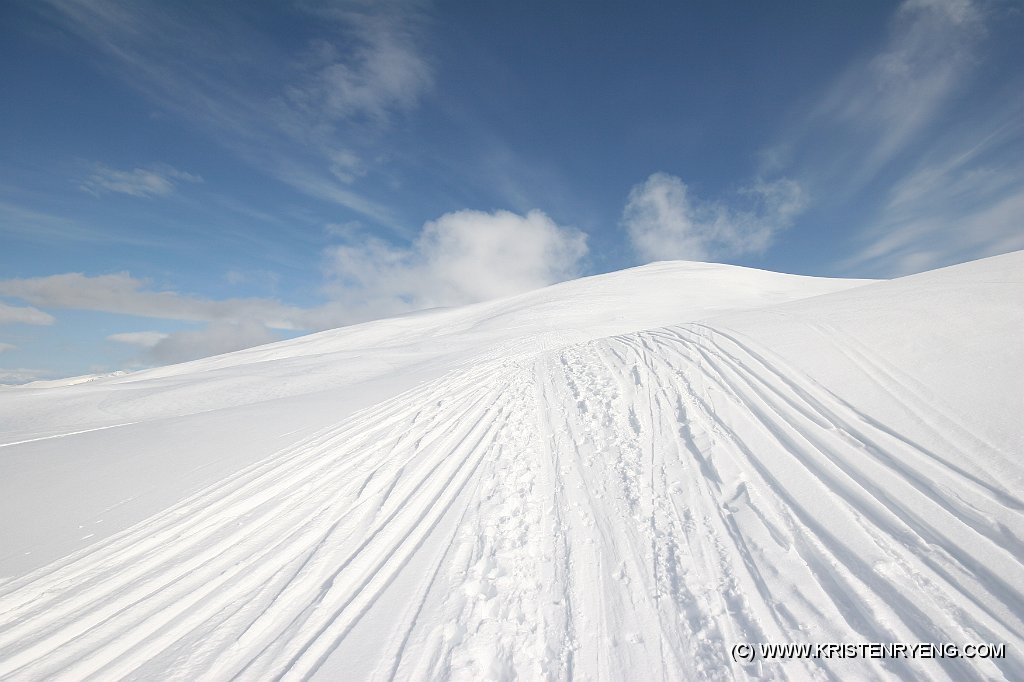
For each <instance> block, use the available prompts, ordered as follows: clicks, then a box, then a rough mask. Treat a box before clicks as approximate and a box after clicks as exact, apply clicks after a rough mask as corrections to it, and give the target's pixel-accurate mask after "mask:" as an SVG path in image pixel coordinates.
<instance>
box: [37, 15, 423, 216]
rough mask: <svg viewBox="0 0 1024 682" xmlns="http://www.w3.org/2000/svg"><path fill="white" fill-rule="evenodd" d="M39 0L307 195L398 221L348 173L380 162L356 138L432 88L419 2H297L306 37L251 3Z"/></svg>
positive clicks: (188, 115)
mask: <svg viewBox="0 0 1024 682" xmlns="http://www.w3.org/2000/svg"><path fill="white" fill-rule="evenodd" d="M40 5H41V8H42V9H41V11H43V12H44V13H45V14H46V15H47V16H49V17H51V18H52V19H53V20H54V21H55V22H56V23H57V24H59V25H60V26H61V27H62V28H63V29H64V30H66V31H68V32H69V33H71V34H73V35H76V36H77V37H79V38H81V39H82V40H83V41H85V43H86V44H88V45H89V46H91V48H93V49H95V50H96V51H97V52H99V53H100V54H102V55H103V57H104V62H103V63H105V64H106V66H107V68H109V69H110V70H111V71H112V72H113V73H114V74H115V75H116V76H118V77H120V78H122V79H124V80H125V81H127V82H128V83H129V84H131V85H132V86H133V87H135V88H136V89H138V90H139V91H140V92H142V93H143V94H144V95H146V96H147V97H148V98H149V99H150V100H151V101H153V102H154V103H156V104H157V105H158V106H159V107H161V109H163V110H164V111H168V112H171V113H173V114H174V115H176V116H179V117H181V118H183V119H185V120H187V121H190V122H191V123H192V124H193V125H195V126H197V127H198V128H200V129H202V130H204V131H205V132H206V133H207V134H208V135H210V136H211V137H213V138H214V139H215V140H216V141H217V142H218V143H220V144H222V145H224V146H225V147H226V148H228V149H229V150H230V151H232V152H234V153H235V154H236V155H237V156H238V157H239V158H241V159H243V160H244V161H246V162H248V163H250V164H251V165H253V166H254V167H256V168H258V169H259V170H261V171H263V172H266V173H267V174H269V175H271V176H272V177H275V178H277V179H278V180H280V181H282V182H284V183H286V184H288V185H290V186H292V187H294V188H295V189H297V190H299V191H301V192H304V193H306V194H307V195H309V196H312V197H315V198H317V199H320V200H323V201H327V202H331V203H333V204H337V205H340V206H343V207H346V208H348V209H350V210H351V211H354V212H356V213H360V214H362V215H364V216H366V217H369V218H371V219H372V220H374V221H375V222H377V223H379V224H381V225H385V226H390V227H392V228H394V229H396V230H401V226H400V225H399V222H398V221H397V219H396V218H395V216H394V215H393V212H392V211H391V210H390V209H389V208H388V207H387V205H386V203H385V202H383V201H382V200H380V199H379V198H377V197H375V196H373V194H372V192H370V191H368V190H366V189H365V188H363V189H360V190H358V191H357V190H356V189H353V187H352V184H353V182H355V181H357V180H359V179H360V178H362V177H363V176H365V175H367V174H368V173H372V172H373V170H374V168H373V163H374V161H373V159H374V158H376V156H374V155H371V154H369V153H368V152H367V153H364V152H363V151H362V147H366V149H370V147H369V146H368V145H369V144H371V143H379V141H380V136H381V135H382V134H383V131H384V130H386V128H387V126H388V124H389V121H390V120H391V118H392V116H393V115H395V114H398V113H401V112H404V111H408V110H410V109H412V108H414V107H415V106H416V104H417V102H418V101H419V99H420V97H421V96H422V95H423V93H425V92H426V91H427V90H428V89H429V88H430V87H431V84H432V71H431V68H430V65H429V62H428V61H427V59H425V57H424V56H423V54H422V50H421V44H422V35H421V33H422V30H421V23H422V22H421V19H420V15H421V13H422V7H421V4H420V3H418V2H405V1H403V0H388V1H384V2H373V3H370V2H349V3H340V4H330V3H302V2H300V3H295V4H294V5H293V6H292V9H293V10H294V11H295V12H297V17H296V18H297V19H299V20H303V21H309V20H310V19H312V20H315V21H317V22H318V26H319V35H318V36H316V37H313V38H312V39H310V40H309V41H308V42H307V43H305V44H302V45H298V46H295V45H290V44H287V43H286V42H284V41H282V40H281V39H280V35H279V34H275V33H272V32H270V31H268V30H267V29H266V28H265V27H264V26H261V23H260V18H261V17H260V9H259V8H258V7H256V6H250V7H249V9H248V10H247V11H246V12H238V11H237V8H231V7H227V6H223V5H213V4H205V5H199V6H193V7H191V8H189V9H188V10H187V11H186V9H185V8H184V7H183V6H181V5H176V4H168V3H160V2H153V1H149V2H147V1H143V2H132V3H128V2H121V1H120V0H46V2H44V3H40ZM142 170H146V169H142ZM126 172H128V173H132V174H134V171H126ZM164 179H165V180H167V179H169V180H172V181H173V178H166V177H165V178H164ZM94 184H96V185H98V186H99V187H100V189H101V191H106V190H110V188H109V187H108V185H115V186H118V187H122V188H132V189H133V191H132V192H128V193H136V196H139V195H140V194H138V193H139V192H141V193H142V195H147V196H152V195H159V194H161V193H162V192H163V190H165V189H166V185H165V184H163V183H161V181H160V180H159V179H157V178H148V177H123V176H116V177H107V178H103V177H101V178H100V179H99V180H98V181H96V182H95V183H94ZM111 191H119V190H111Z"/></svg>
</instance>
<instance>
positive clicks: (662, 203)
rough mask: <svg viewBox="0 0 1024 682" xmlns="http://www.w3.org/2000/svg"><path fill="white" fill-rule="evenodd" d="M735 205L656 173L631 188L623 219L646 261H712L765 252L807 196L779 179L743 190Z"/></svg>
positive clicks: (797, 187) (633, 242)
mask: <svg viewBox="0 0 1024 682" xmlns="http://www.w3.org/2000/svg"><path fill="white" fill-rule="evenodd" d="M739 194H740V196H739V197H737V200H736V201H735V202H733V204H732V205H729V204H726V203H723V202H719V201H708V200H704V199H701V198H700V197H697V196H695V195H694V194H693V192H692V191H691V189H690V188H689V187H687V185H686V184H685V183H684V182H683V181H682V180H681V179H680V178H678V177H676V176H674V175H669V174H667V173H655V174H653V175H651V176H650V177H649V178H647V180H645V181H644V182H643V183H641V184H639V185H636V186H635V187H633V189H632V191H630V193H629V199H628V201H627V203H626V208H625V210H624V211H623V214H622V224H623V226H624V227H625V229H626V232H627V234H628V236H629V241H630V244H631V246H632V247H633V250H634V252H635V253H636V255H637V256H638V257H639V258H640V259H641V260H643V261H654V260H674V259H682V260H698V261H702V260H708V259H711V258H729V257H733V256H740V255H745V254H751V253H753V254H759V253H763V252H764V251H765V249H767V248H768V246H769V245H770V244H771V242H772V239H773V238H774V236H775V234H776V233H777V232H779V231H780V230H782V229H785V228H786V227H789V225H790V224H791V223H792V221H793V219H794V217H795V216H796V215H797V214H798V213H799V212H800V211H801V210H803V208H804V206H805V205H806V198H805V196H804V192H803V190H802V188H801V187H800V185H798V184H797V183H795V182H793V181H791V180H786V179H780V180H775V181H773V182H757V183H755V184H753V185H752V186H750V187H747V188H745V189H743V190H742V191H741V192H740V193H739Z"/></svg>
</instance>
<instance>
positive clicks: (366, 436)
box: [0, 298, 1024, 680]
mask: <svg viewBox="0 0 1024 682" xmlns="http://www.w3.org/2000/svg"><path fill="white" fill-rule="evenodd" d="M819 300H820V301H822V302H826V300H827V299H826V298H822V299H819ZM827 308H828V305H827V303H823V309H827ZM731 324H736V323H735V322H734V323H731ZM847 351H848V352H849V353H851V354H852V353H854V352H856V353H857V356H856V357H858V358H859V359H860V360H859V361H860V362H862V363H868V362H869V361H870V360H871V351H870V349H866V348H864V347H862V346H857V347H856V348H854V347H852V346H851V347H850V348H848V349H847ZM864 366H865V367H866V368H867V369H865V372H864V374H863V376H864V378H863V379H862V380H863V381H869V382H874V383H875V384H878V385H879V386H880V387H881V389H884V390H887V391H895V392H897V393H898V394H899V395H900V396H901V402H902V404H903V407H904V409H905V412H901V413H899V414H898V415H897V416H896V417H895V418H894V420H893V421H890V422H887V421H886V420H885V419H880V418H879V417H878V416H877V415H873V414H867V413H866V412H865V411H864V410H863V409H862V408H861V407H859V406H858V405H855V404H854V403H851V402H849V401H848V400H846V399H845V398H844V397H843V386H827V385H823V384H822V383H820V382H819V381H817V380H816V379H815V378H813V377H812V376H810V375H808V374H807V373H806V372H804V371H802V370H801V369H799V368H797V367H794V366H792V365H791V364H790V363H789V362H788V361H785V360H783V359H782V358H781V357H780V356H778V355H777V354H776V353H775V352H774V351H773V350H772V349H770V348H767V347H764V346H762V345H760V344H759V342H758V341H757V340H756V339H754V338H752V335H747V334H741V333H739V332H736V331H734V330H732V329H726V328H724V327H717V326H716V323H715V322H714V321H710V322H705V323H685V324H679V325H674V326H669V327H663V328H659V329H653V330H649V331H642V332H636V333H628V334H622V335H617V336H611V337H606V338H601V339H595V340H591V341H586V342H583V343H567V344H563V345H561V346H560V347H557V345H556V347H554V348H551V349H547V350H539V351H536V352H532V353H518V354H511V355H509V354H506V353H491V354H490V355H489V356H487V357H485V358H484V359H481V360H480V361H478V362H475V363H474V364H473V365H472V366H469V367H465V368H461V369H457V370H453V371H450V372H448V373H446V374H445V375H444V376H441V377H439V378H436V379H432V380H429V381H426V382H423V383H421V384H420V385H418V386H416V387H415V388H412V389H410V390H407V391H405V392H403V393H401V394H400V395H397V396H394V397H392V398H389V399H386V400H383V401H381V402H378V403H377V404H375V405H373V406H372V407H369V408H367V409H364V410H361V411H359V412H357V413H355V414H351V415H349V416H347V417H345V418H344V419H342V420H340V421H339V422H338V423H336V424H334V425H332V426H329V427H328V428H325V429H323V430H321V431H319V432H318V433H315V434H313V435H312V436H309V437H304V438H300V439H298V440H297V441H296V442H294V443H292V444H291V445H289V446H287V447H285V448H283V449H281V450H280V451H279V452H276V453H274V454H272V455H271V456H269V457H267V458H266V459H264V460H262V461H260V462H258V463H256V464H253V465H251V466H249V467H247V468H244V469H242V470H240V471H238V472H236V473H235V474H233V475H231V476H228V477H226V478H224V479H223V480H221V481H220V482H218V483H216V484H215V485H212V486H210V487H208V488H206V489H204V490H202V491H201V492H199V493H197V494H195V495H193V496H191V497H189V498H188V499H185V500H183V501H181V502H180V503H178V504H176V505H174V506H171V507H170V508H168V509H167V510H166V511H163V512H162V513H159V514H156V515H155V516H152V517H151V518H149V519H147V520H145V521H143V522H141V523H139V524H137V525H135V526H134V527H132V528H129V529H128V530H126V531H124V532H122V533H120V534H118V535H115V536H113V537H111V538H109V539H107V540H104V541H101V542H99V543H96V544H94V545H92V546H90V547H87V548H85V549H83V550H81V551H79V552H77V553H75V554H72V555H70V556H68V557H66V558H65V559H63V560H61V561H58V562H56V563H54V564H51V565H48V566H45V567H42V568H40V569H38V570H35V571H34V572H31V573H29V574H27V575H24V576H21V577H17V578H14V579H11V580H8V581H7V582H5V583H2V584H0V678H2V679H18V680H21V679H25V680H37V679H68V680H79V679H91V678H95V679H122V678H126V679H161V680H164V679H183V680H184V679H188V680H191V679H210V680H228V679H245V680H249V679H252V680H265V679H285V680H302V679H310V678H313V679H323V680H339V679H346V680H348V679H352V680H363V679H369V680H391V679H398V680H407V679H408V680H448V679H455V680H486V679H490V680H513V679H523V680H570V679H576V680H680V679H737V678H738V679H744V678H747V677H758V678H767V679H791V680H804V679H842V680H845V679H865V678H866V679H875V678H878V679H889V678H901V679H922V680H926V679H928V680H930V679H956V680H963V679H993V678H994V679H1003V678H1005V679H1024V659H1022V655H1024V621H1022V618H1024V500H1022V495H1021V489H1020V487H1019V485H1018V484H1017V481H1019V480H1020V478H1019V474H1020V466H1019V460H1015V455H1014V453H1008V452H1005V451H1004V450H1002V449H1001V446H999V445H998V444H993V443H990V442H988V441H987V440H985V439H984V438H983V437H980V436H978V434H976V433H974V432H973V431H972V430H971V428H970V424H966V425H965V424H962V423H961V422H962V421H963V420H962V419H960V418H958V416H957V415H950V414H946V413H945V412H943V409H944V408H943V407H942V406H941V405H939V404H937V403H935V402H932V401H929V400H926V399H924V398H921V397H920V396H921V393H920V392H910V393H907V392H906V390H905V389H906V387H905V386H904V385H903V384H901V383H899V382H898V381H897V379H896V378H895V377H896V376H897V375H894V374H892V373H888V372H882V371H880V370H878V369H877V366H876V365H874V364H872V365H870V367H869V366H868V365H867V364H865V365H864ZM869 370H870V371H869ZM907 396H910V397H907ZM913 396H918V397H917V398H915V397H913ZM907 415H910V416H909V417H908V416H907ZM915 420H916V422H918V423H923V424H932V425H938V426H936V427H929V428H928V429H927V434H928V435H927V437H921V438H918V437H917V435H916V434H917V432H918V430H915V429H914V428H904V426H905V425H906V424H909V423H911V422H913V421H915ZM908 434H910V435H908ZM1015 462H1016V463H1015ZM1014 467H1016V468H1014ZM993 471H999V472H1001V473H1002V474H1005V475H1003V476H997V475H993V473H992V472H993ZM788 642H796V643H805V642H810V643H828V642H838V643H872V642H882V643H893V642H897V643H898V642H905V643H919V642H929V643H931V642H934V643H946V642H952V643H958V644H971V643H996V644H999V643H1003V644H1005V645H1006V652H1007V655H1006V656H1005V658H995V659H970V660H968V659H942V660H940V659H931V660H885V659H870V658H869V659H864V658H858V659H856V660H850V659H846V660H843V659H838V658H815V659H793V660H764V659H758V660H755V661H754V662H752V663H743V662H736V661H734V660H733V657H732V655H731V650H732V646H733V645H735V644H740V643H788Z"/></svg>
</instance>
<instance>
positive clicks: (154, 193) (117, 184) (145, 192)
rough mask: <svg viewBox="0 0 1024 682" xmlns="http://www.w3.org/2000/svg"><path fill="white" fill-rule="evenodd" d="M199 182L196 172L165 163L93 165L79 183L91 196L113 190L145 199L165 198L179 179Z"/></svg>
mask: <svg viewBox="0 0 1024 682" xmlns="http://www.w3.org/2000/svg"><path fill="white" fill-rule="evenodd" d="M202 181H203V179H202V178H201V177H199V176H198V175H193V174H192V173H186V172H184V171H180V170H178V169H176V168H172V167H171V166H168V165H165V164H154V165H152V166H149V167H146V168H133V169H132V170H116V169H114V168H110V167H108V166H105V165H103V164H96V166H95V168H94V169H93V170H92V172H90V173H89V175H88V176H86V177H85V178H84V179H83V180H82V182H81V184H80V185H79V186H80V187H81V188H82V189H83V190H85V191H86V192H89V193H90V194H93V195H95V196H100V195H102V194H107V193H111V192H113V193H116V194H128V195H130V196H133V197H140V198H147V197H165V196H167V195H169V194H171V193H172V192H174V190H175V189H176V188H177V185H178V183H180V182H202Z"/></svg>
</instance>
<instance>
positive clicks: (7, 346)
mask: <svg viewBox="0 0 1024 682" xmlns="http://www.w3.org/2000/svg"><path fill="white" fill-rule="evenodd" d="M15 348H17V346H15V345H14V344H13V343H0V353H4V352H6V351H9V350H14V349H15Z"/></svg>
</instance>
